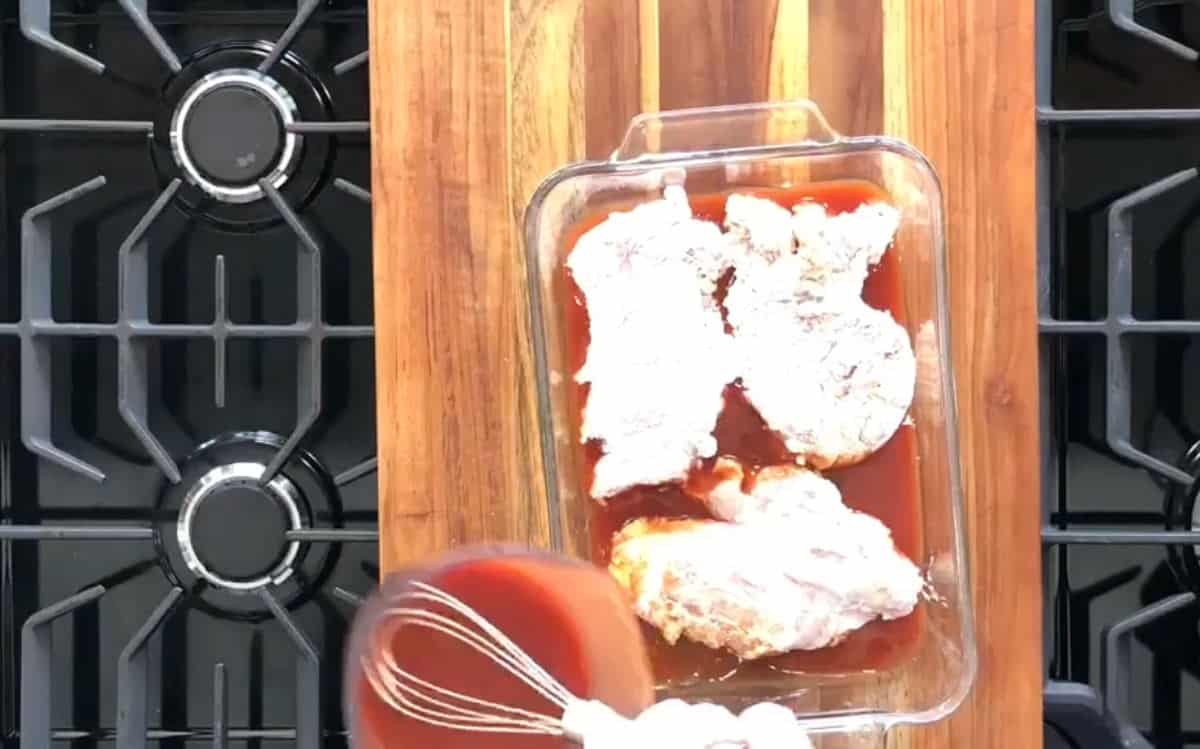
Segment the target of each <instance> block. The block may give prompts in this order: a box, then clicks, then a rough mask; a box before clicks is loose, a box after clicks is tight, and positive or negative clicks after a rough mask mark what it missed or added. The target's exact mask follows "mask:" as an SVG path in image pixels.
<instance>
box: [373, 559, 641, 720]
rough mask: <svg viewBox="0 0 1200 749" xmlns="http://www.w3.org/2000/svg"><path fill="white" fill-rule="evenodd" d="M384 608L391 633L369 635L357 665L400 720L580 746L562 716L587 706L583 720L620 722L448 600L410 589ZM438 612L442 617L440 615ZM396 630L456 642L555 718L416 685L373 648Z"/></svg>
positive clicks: (388, 654)
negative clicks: (518, 684)
mask: <svg viewBox="0 0 1200 749" xmlns="http://www.w3.org/2000/svg"><path fill="white" fill-rule="evenodd" d="M391 604H392V605H390V606H389V607H388V608H387V609H385V611H384V613H383V616H384V617H385V618H388V619H390V620H391V622H390V624H391V626H389V627H380V628H378V629H377V630H376V631H375V633H374V635H373V637H374V638H375V640H376V641H375V642H374V643H373V647H370V648H368V649H367V653H368V654H367V655H364V656H363V657H362V667H363V672H364V674H365V675H366V678H367V680H368V681H369V683H370V684H371V687H372V688H373V689H374V690H375V692H376V694H378V695H379V697H380V699H382V700H383V701H384V702H385V703H386V704H387V705H389V706H390V707H391V708H392V709H394V710H395V711H396V712H398V713H400V714H401V715H404V716H406V717H409V718H412V719H413V720H418V721H421V722H423V723H428V724H430V725H434V726H439V727H442V728H448V729H453V730H459V731H477V732H486V733H515V734H536V735H546V736H562V737H565V738H568V739H573V740H575V741H577V742H579V743H582V739H583V737H582V736H581V735H579V734H578V732H577V731H572V730H570V728H569V727H568V725H566V724H565V723H564V720H563V715H564V714H566V713H567V712H568V708H575V710H573V711H572V712H577V711H579V710H580V709H582V708H583V706H584V705H585V704H589V705H592V706H593V707H591V708H590V709H587V710H586V712H588V713H589V714H592V713H594V712H598V711H601V712H602V711H607V712H608V713H611V716H612V718H613V719H616V720H621V721H623V720H624V718H621V717H620V716H619V715H617V714H616V713H615V712H613V711H611V710H609V709H608V708H607V707H604V706H603V705H600V703H585V702H584V701H583V700H581V699H579V698H578V697H576V696H575V695H573V694H571V692H570V691H569V690H568V689H567V688H566V687H565V686H563V685H562V683H561V682H559V681H558V679H556V678H554V677H553V676H551V675H550V674H549V673H547V672H546V670H545V669H543V668H542V667H541V666H539V665H538V664H537V663H536V662H535V661H534V660H533V659H532V658H530V657H529V655H528V654H527V653H526V652H525V651H524V650H522V649H521V647H520V646H519V645H517V644H516V643H515V642H513V641H512V639H510V638H509V637H508V636H507V635H505V634H504V633H503V632H501V631H500V630H499V629H497V628H496V627H495V626H494V625H493V624H492V623H491V622H489V621H488V620H487V619H484V618H483V617H482V616H480V615H479V614H478V613H477V612H476V611H475V610H474V609H472V608H471V607H469V606H467V605H466V604H465V603H463V602H462V601H460V600H459V599H457V598H455V597H454V596H452V595H450V594H449V593H446V592H444V591H442V590H439V589H438V588H435V587H433V586H431V585H428V584H426V583H422V582H417V581H413V582H412V583H411V588H410V589H408V590H405V591H404V592H402V593H399V594H397V595H396V596H395V597H394V598H393V599H392V601H391ZM439 608H440V609H443V610H445V611H446V612H447V613H440V612H439V611H438V610H437V609H439ZM448 614H453V615H457V616H458V617H461V618H462V619H463V620H465V622H466V623H465V624H464V623H463V621H460V620H459V619H457V618H455V617H454V616H451V615H448ZM468 625H469V626H468ZM398 627H422V628H425V629H429V630H432V631H434V632H437V633H439V634H442V635H445V636H447V637H451V638H453V639H454V640H457V641H458V642H460V643H462V644H463V645H466V646H467V647H469V648H471V649H472V650H474V651H475V652H477V653H479V654H480V655H483V656H484V657H486V658H488V659H489V660H490V661H492V662H493V663H495V664H496V665H497V666H499V667H501V668H502V669H504V670H505V671H507V672H508V673H509V674H512V675H513V676H514V677H516V678H517V679H519V680H521V681H522V682H523V683H525V684H526V685H527V686H528V687H529V688H530V689H532V690H533V691H534V692H536V693H537V694H539V695H541V696H542V697H544V698H545V699H546V700H547V701H548V702H549V703H550V704H551V705H553V706H555V707H557V708H558V709H559V710H560V713H559V714H558V715H557V716H555V715H548V714H543V713H538V712H534V711H532V710H525V709H523V708H519V707H514V706H512V705H504V704H501V703H498V702H494V701H492V700H486V699H480V698H478V697H472V696H470V695H467V694H462V693H461V692H457V691H454V690H452V689H447V688H445V687H443V686H441V685H438V684H434V683H432V682H430V681H428V680H427V679H423V678H421V677H420V676H418V675H416V674H414V673H412V672H411V671H409V670H407V669H405V668H403V667H402V666H401V665H400V664H399V663H398V662H397V660H396V655H395V653H394V652H393V651H392V649H391V648H390V647H387V646H386V644H387V643H386V642H380V641H379V640H380V638H386V636H387V635H388V634H390V633H392V632H394V631H395V630H396V628H398Z"/></svg>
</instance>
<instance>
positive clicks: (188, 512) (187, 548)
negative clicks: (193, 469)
mask: <svg viewBox="0 0 1200 749" xmlns="http://www.w3.org/2000/svg"><path fill="white" fill-rule="evenodd" d="M265 470H266V466H265V465H263V464H262V463H248V462H242V463H231V464H227V465H221V466H217V467H215V468H213V469H211V470H210V471H209V472H208V473H206V474H204V475H203V476H201V477H200V479H199V480H198V481H197V482H196V483H195V484H193V485H192V488H191V489H190V490H189V491H188V493H187V495H186V496H185V497H184V498H183V503H182V505H181V506H180V509H179V523H178V525H177V526H176V529H175V532H176V540H178V542H179V550H180V553H181V554H182V556H183V560H184V563H185V564H186V565H187V567H188V569H190V570H191V571H192V572H194V573H196V575H198V576H199V577H201V578H203V579H205V580H207V581H208V582H210V583H212V584H213V585H215V586H217V587H219V588H225V589H228V590H233V591H240V592H243V593H250V592H253V591H255V590H257V589H258V588H262V587H264V586H267V585H280V584H282V583H284V582H285V581H286V580H287V579H288V578H289V577H291V576H292V573H293V571H294V570H293V565H295V563H296V559H297V558H298V557H299V556H300V542H299V541H289V542H288V543H287V545H286V546H285V547H284V549H283V553H282V554H281V555H280V556H279V557H278V559H277V560H276V561H275V563H274V565H273V566H272V567H271V568H270V569H269V570H268V571H267V572H265V573H264V574H261V575H256V576H252V577H249V578H246V579H239V578H234V577H232V576H229V575H225V574H221V573H219V572H217V571H216V570H214V569H213V567H212V566H210V565H209V564H208V563H207V562H206V561H205V560H204V558H203V557H202V555H201V554H200V553H199V552H198V551H197V549H196V547H195V545H194V544H193V539H192V536H193V526H194V523H195V520H196V513H197V511H198V510H199V509H200V507H201V506H202V505H203V503H204V502H205V500H208V499H210V498H212V497H215V496H217V495H219V494H221V493H224V492H227V491H230V490H251V491H253V492H255V493H257V494H259V495H260V496H262V497H263V498H265V499H267V500H268V501H270V502H273V503H274V504H275V505H276V506H277V507H278V508H279V509H281V510H282V511H283V512H284V514H285V516H286V519H287V523H286V525H287V529H288V530H300V529H301V528H303V527H304V520H303V518H302V516H301V513H300V503H301V502H303V501H304V500H303V498H302V497H301V496H300V491H299V489H297V488H296V485H295V484H294V483H292V481H291V480H290V479H288V478H287V477H286V476H283V475H282V474H281V475H277V476H275V478H273V479H271V480H270V481H269V482H267V483H266V484H265V485H263V484H260V483H259V480H260V479H261V478H262V475H263V472H264V471H265Z"/></svg>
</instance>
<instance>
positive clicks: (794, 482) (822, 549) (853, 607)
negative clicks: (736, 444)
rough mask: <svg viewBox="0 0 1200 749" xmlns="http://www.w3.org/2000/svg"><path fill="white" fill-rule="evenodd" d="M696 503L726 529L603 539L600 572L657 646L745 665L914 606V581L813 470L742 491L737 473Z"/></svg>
mask: <svg viewBox="0 0 1200 749" xmlns="http://www.w3.org/2000/svg"><path fill="white" fill-rule="evenodd" d="M727 475H728V474H727ZM705 502H706V504H708V505H709V507H710V508H713V509H714V511H716V512H718V514H721V515H724V516H726V517H730V518H733V519H735V520H736V522H726V521H722V520H692V519H663V518H640V519H637V520H634V521H633V522H631V523H629V524H628V525H626V526H625V527H624V528H623V529H622V530H621V531H619V532H618V533H617V534H616V535H615V536H614V538H613V547H612V560H611V563H610V565H609V570H610V572H611V573H612V575H613V577H614V578H615V579H616V580H617V582H618V583H619V584H620V585H621V586H622V587H623V588H624V589H625V590H626V592H627V593H628V594H629V596H630V598H631V600H632V601H633V607H634V610H635V612H636V613H637V614H638V616H639V617H641V618H642V619H643V620H645V621H647V622H649V623H650V624H652V625H653V626H655V627H656V628H657V629H658V630H659V632H661V633H662V635H663V637H664V639H666V640H667V642H670V643H672V644H673V643H675V642H677V641H678V640H679V639H680V638H681V637H686V638H687V639H689V640H692V641H695V642H698V643H701V644H703V645H706V646H708V647H710V648H714V649H718V648H724V649H727V650H729V651H731V652H733V653H734V654H735V655H738V656H739V657H741V658H743V659H747V660H749V659H755V658H762V657H765V656H769V655H777V654H780V653H786V652H789V651H792V650H816V649H819V648H824V647H829V646H831V645H836V644H837V643H838V642H840V641H841V640H842V639H843V638H845V636H846V635H848V634H849V633H850V632H853V631H854V630H856V629H859V628H860V627H862V626H863V625H865V624H867V623H868V622H870V621H872V620H875V619H885V620H887V619H897V618H900V617H904V616H908V615H909V614H911V613H912V611H913V609H914V608H915V607H916V604H917V601H918V598H919V596H920V594H921V591H922V589H923V587H924V580H923V578H922V577H921V574H920V572H919V570H918V569H917V567H916V566H915V565H914V564H913V563H912V561H910V560H909V559H908V558H907V557H905V556H904V555H903V554H902V553H900V552H899V551H898V550H897V549H896V546H895V543H894V542H893V540H892V536H891V532H890V531H889V530H888V528H887V526H885V525H884V524H883V523H881V522H880V521H879V520H878V519H876V518H874V517H872V516H870V515H867V514H865V513H861V512H857V511H855V510H851V509H850V508H848V507H846V506H845V505H844V504H843V503H842V502H841V497H840V494H839V493H838V491H837V488H836V487H834V486H833V484H832V483H831V482H829V481H828V480H826V479H823V478H821V477H820V476H819V475H818V474H816V473H813V472H811V471H807V470H805V469H803V468H796V467H780V468H774V469H769V471H767V472H764V473H763V474H760V475H759V477H758V481H757V484H756V486H755V487H754V489H753V490H752V491H751V493H750V494H745V493H743V492H742V490H741V471H740V469H739V470H737V471H734V472H733V473H732V475H731V476H730V478H729V479H728V480H726V481H723V482H722V483H721V484H719V485H718V487H717V488H716V489H714V490H713V491H712V492H709V494H708V495H707V496H706V497H705Z"/></svg>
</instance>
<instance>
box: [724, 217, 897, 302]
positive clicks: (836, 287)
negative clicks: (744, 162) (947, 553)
mask: <svg viewBox="0 0 1200 749" xmlns="http://www.w3.org/2000/svg"><path fill="white" fill-rule="evenodd" d="M899 225H900V212H899V211H897V210H896V209H895V208H894V207H892V206H890V205H888V204H887V203H865V204H863V205H861V206H859V207H858V208H856V209H855V210H853V211H849V212H846V213H838V214H829V213H827V212H826V210H825V207H824V206H822V205H821V204H820V203H799V204H797V205H796V206H795V207H794V208H793V209H792V210H791V211H788V210H787V209H786V208H784V207H782V206H780V205H779V204H777V203H775V202H774V201H772V200H767V199H765V198H756V197H754V196H751V195H740V194H734V195H730V196H729V198H728V200H726V202H725V228H726V230H727V231H728V236H729V237H730V238H731V239H732V240H733V242H734V248H733V249H732V250H731V253H732V254H733V257H734V259H735V262H736V265H737V271H738V277H739V278H745V277H747V276H749V277H753V279H754V281H755V285H756V286H757V287H758V289H759V292H758V294H759V296H762V297H766V298H771V299H776V300H782V299H794V300H795V301H810V300H817V299H833V298H835V297H836V298H840V299H849V298H852V297H858V296H861V295H862V288H863V282H864V281H866V278H867V272H868V271H869V270H870V268H871V266H873V265H877V264H878V263H879V261H880V260H881V259H882V258H883V254H884V253H885V252H886V251H887V248H888V247H889V246H890V245H891V243H892V238H893V237H894V236H895V234H896V229H897V228H898V227H899ZM744 322H748V321H744Z"/></svg>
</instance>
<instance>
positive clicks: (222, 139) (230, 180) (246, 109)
mask: <svg viewBox="0 0 1200 749" xmlns="http://www.w3.org/2000/svg"><path fill="white" fill-rule="evenodd" d="M297 112H298V108H297V105H296V102H295V101H294V100H293V99H292V96H291V94H289V93H288V91H287V90H286V89H285V88H283V86H281V85H279V83H278V82H276V81H275V80H274V79H272V78H269V77H267V76H265V75H262V74H261V73H258V72H257V71H254V70H250V69H248V68H231V69H227V70H219V71H217V72H215V73H210V74H209V75H206V76H205V77H203V78H201V79H200V80H199V81H197V82H196V83H195V84H193V85H192V87H191V89H189V90H188V92H187V93H186V94H185V95H184V97H183V99H182V101H181V102H180V103H179V107H178V108H177V109H176V110H175V114H174V116H173V117H172V119H171V130H170V137H171V150H172V153H173V154H174V157H175V160H176V162H178V164H179V167H180V169H181V170H182V171H183V174H184V176H185V177H186V178H187V179H188V181H190V182H191V183H192V184H194V185H196V186H197V187H199V188H200V189H201V190H203V191H204V192H206V193H207V194H209V195H210V196H212V197H214V198H216V199H218V200H221V201H224V202H227V203H249V202H252V201H255V200H258V199H260V198H261V197H262V196H263V191H262V188H261V187H259V185H258V181H259V180H260V179H263V178H265V179H267V180H268V181H269V182H270V183H271V184H272V185H274V186H275V187H276V188H279V187H282V186H283V184H284V183H286V182H287V180H288V177H290V176H291V173H292V172H293V171H294V169H295V166H296V162H297V160H298V157H299V153H300V144H301V142H302V141H301V138H300V136H298V135H296V134H294V133H289V132H287V126H288V125H289V124H290V123H292V122H295V121H296V114H297Z"/></svg>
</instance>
